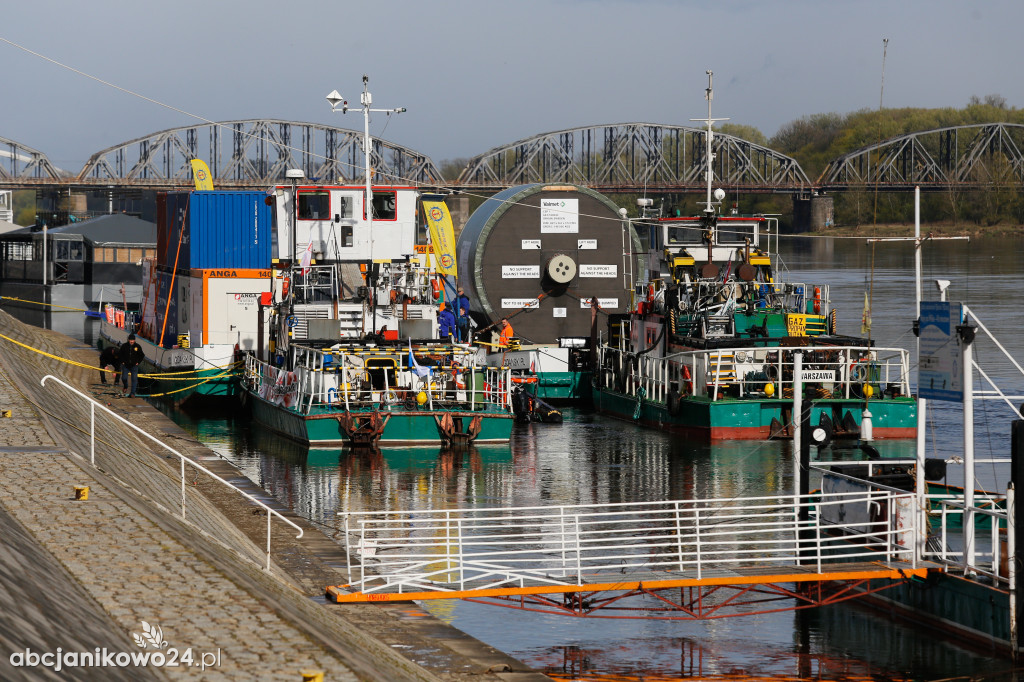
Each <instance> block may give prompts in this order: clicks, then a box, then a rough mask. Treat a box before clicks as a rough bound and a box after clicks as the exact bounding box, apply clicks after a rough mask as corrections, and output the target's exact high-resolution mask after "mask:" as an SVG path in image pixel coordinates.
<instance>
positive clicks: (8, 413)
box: [0, 410, 11, 418]
mask: <svg viewBox="0 0 1024 682" xmlns="http://www.w3.org/2000/svg"><path fill="white" fill-rule="evenodd" d="M10 416H11V411H10V410H0V417H4V418H7V417H10Z"/></svg>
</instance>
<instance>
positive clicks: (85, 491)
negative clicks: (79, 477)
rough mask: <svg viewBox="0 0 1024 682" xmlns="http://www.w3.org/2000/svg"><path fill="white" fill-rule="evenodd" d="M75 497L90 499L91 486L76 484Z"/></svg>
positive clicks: (77, 498)
mask: <svg viewBox="0 0 1024 682" xmlns="http://www.w3.org/2000/svg"><path fill="white" fill-rule="evenodd" d="M75 499H76V500H88V499H89V486H87V485H76V486H75Z"/></svg>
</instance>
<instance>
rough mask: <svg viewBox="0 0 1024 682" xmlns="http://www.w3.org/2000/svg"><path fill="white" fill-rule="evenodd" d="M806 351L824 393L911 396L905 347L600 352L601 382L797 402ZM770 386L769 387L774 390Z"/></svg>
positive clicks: (656, 392) (633, 389)
mask: <svg viewBox="0 0 1024 682" xmlns="http://www.w3.org/2000/svg"><path fill="white" fill-rule="evenodd" d="M795 352H799V353H802V354H803V361H802V367H803V370H804V375H805V376H807V372H809V371H817V372H820V373H821V374H820V376H821V377H822V379H821V380H818V381H808V380H807V379H805V380H804V384H813V385H814V386H816V387H817V389H818V391H819V394H820V397H822V398H825V397H832V398H843V399H851V398H854V399H859V398H863V397H864V396H865V392H866V388H865V387H866V386H871V394H872V395H875V396H876V397H877V398H879V399H881V398H882V397H883V394H885V393H888V394H890V395H904V396H905V395H910V354H909V352H908V351H906V350H905V349H902V348H871V349H870V350H867V349H865V348H864V347H862V346H829V347H827V348H815V347H808V346H771V347H767V348H720V349H709V350H693V351H684V352H681V353H674V354H672V355H668V356H665V357H651V356H649V355H641V356H639V357H637V356H635V355H631V354H629V353H627V352H623V351H620V350H618V349H613V348H607V347H602V348H601V349H600V353H601V357H600V363H599V367H600V371H599V374H598V380H599V381H600V382H601V386H602V387H603V388H607V389H611V390H617V391H619V392H622V393H625V394H627V395H631V396H637V395H640V394H641V392H642V397H643V398H644V399H646V400H650V401H654V402H661V403H667V402H668V398H669V394H670V392H672V391H675V392H677V393H678V394H679V395H681V396H688V395H694V396H698V397H707V398H709V399H711V400H712V401H716V400H719V399H720V398H723V397H726V396H728V397H734V398H759V399H764V398H770V397H774V398H779V399H781V398H786V399H791V398H792V395H793V386H794V384H795V383H796V382H795V381H794V377H793V372H794V368H793V353H795ZM769 386H771V388H768V387H769Z"/></svg>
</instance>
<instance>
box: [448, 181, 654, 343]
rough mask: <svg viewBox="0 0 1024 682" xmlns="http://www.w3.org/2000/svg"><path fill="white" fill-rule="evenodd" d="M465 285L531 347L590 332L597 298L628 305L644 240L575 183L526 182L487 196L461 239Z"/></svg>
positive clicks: (484, 312) (610, 307)
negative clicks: (531, 183) (592, 312)
mask: <svg viewBox="0 0 1024 682" xmlns="http://www.w3.org/2000/svg"><path fill="white" fill-rule="evenodd" d="M457 250H458V259H459V284H460V285H462V286H463V287H464V288H465V290H466V295H467V296H469V299H470V303H471V306H472V309H473V311H474V312H475V313H477V314H478V315H479V316H482V317H484V318H486V320H487V321H488V322H496V321H498V320H500V319H501V318H502V317H508V318H509V320H510V322H511V323H512V327H513V329H514V331H515V336H516V337H519V338H520V339H522V340H523V342H525V343H556V342H557V341H558V338H559V337H565V336H585V335H587V334H589V332H590V321H591V310H590V307H591V306H590V302H591V299H593V298H597V300H598V303H599V305H600V307H601V310H603V311H604V312H606V313H622V312H625V310H626V308H627V307H628V306H629V294H630V290H631V288H632V281H633V278H634V277H635V276H636V275H637V274H638V268H639V266H640V261H639V259H638V254H639V253H640V251H641V248H640V241H639V239H638V238H637V236H636V234H635V233H634V232H633V229H632V228H631V227H630V226H629V224H628V223H627V222H626V221H625V220H624V219H623V217H622V216H621V215H620V214H619V207H618V206H616V205H615V204H614V203H613V202H612V201H611V200H610V199H608V198H607V197H605V196H603V195H601V194H599V193H598V192H595V191H593V190H591V189H587V188H586V187H580V186H577V185H544V184H535V185H520V186H518V187H512V188H509V189H507V190H504V191H502V192H499V193H498V194H495V195H494V196H493V197H491V198H489V199H487V200H486V201H485V202H484V203H483V204H482V205H481V206H480V208H478V209H477V210H476V211H474V212H473V215H472V216H470V218H469V220H468V221H467V222H466V226H465V227H464V228H463V230H462V234H461V235H460V236H459V242H458V249H457Z"/></svg>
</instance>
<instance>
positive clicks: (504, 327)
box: [498, 317, 515, 348]
mask: <svg viewBox="0 0 1024 682" xmlns="http://www.w3.org/2000/svg"><path fill="white" fill-rule="evenodd" d="M513 336H515V332H513V331H512V325H511V324H509V321H508V318H507V317H503V318H501V338H500V339H499V341H498V345H500V346H501V347H502V348H508V342H509V339H511V338H512V337H513Z"/></svg>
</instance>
